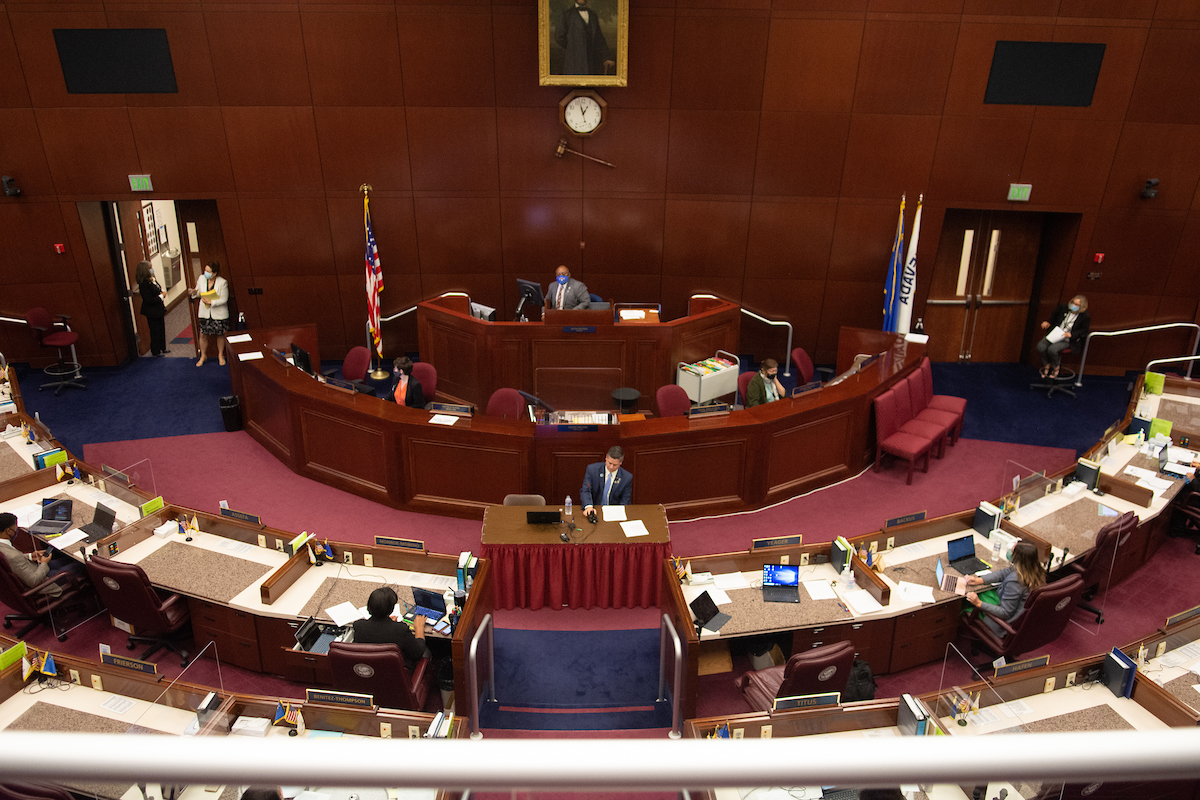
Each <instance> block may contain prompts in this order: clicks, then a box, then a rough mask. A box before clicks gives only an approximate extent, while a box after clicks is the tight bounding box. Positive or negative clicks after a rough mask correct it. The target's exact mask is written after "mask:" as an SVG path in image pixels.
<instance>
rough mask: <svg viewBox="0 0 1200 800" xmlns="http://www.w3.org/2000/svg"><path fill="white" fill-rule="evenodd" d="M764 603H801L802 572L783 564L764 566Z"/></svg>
mask: <svg viewBox="0 0 1200 800" xmlns="http://www.w3.org/2000/svg"><path fill="white" fill-rule="evenodd" d="M762 597H763V602H764V603H799V602H800V570H799V569H797V568H796V567H793V566H786V565H783V564H763V579H762Z"/></svg>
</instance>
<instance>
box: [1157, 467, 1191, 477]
mask: <svg viewBox="0 0 1200 800" xmlns="http://www.w3.org/2000/svg"><path fill="white" fill-rule="evenodd" d="M1163 472H1169V473H1171V474H1172V475H1178V476H1179V477H1181V478H1190V477H1192V476H1193V475H1195V474H1196V470H1195V468H1194V467H1185V466H1183V465H1182V464H1167V465H1166V466H1165V467H1163Z"/></svg>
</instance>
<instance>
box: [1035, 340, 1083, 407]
mask: <svg viewBox="0 0 1200 800" xmlns="http://www.w3.org/2000/svg"><path fill="white" fill-rule="evenodd" d="M1069 355H1071V348H1070V347H1068V348H1067V349H1066V350H1063V351H1062V352H1061V353H1059V354H1058V375H1056V376H1054V377H1053V378H1051V377H1050V376H1049V375H1047V376H1046V377H1044V378H1039V380H1040V381H1041V382H1040V383H1031V384H1029V388H1030V389H1045V390H1046V397H1054V395H1055V393H1062V394H1065V395H1069V396H1070V397H1074V396H1075V387H1073V386H1072V385H1071V384H1072V383H1074V382H1075V375H1076V374H1077V373H1076V372H1075V370H1074V369H1072V368H1071V367H1068V366H1067V365H1066V364H1064V363H1063V359H1064V358H1066V357H1067V356H1069Z"/></svg>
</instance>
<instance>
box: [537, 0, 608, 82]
mask: <svg viewBox="0 0 1200 800" xmlns="http://www.w3.org/2000/svg"><path fill="white" fill-rule="evenodd" d="M628 51H629V0H538V71H539V80H538V84H539V85H541V86H626V85H628V79H629V75H628V61H629V52H628Z"/></svg>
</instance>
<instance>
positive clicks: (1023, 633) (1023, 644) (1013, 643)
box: [962, 575, 1084, 661]
mask: <svg viewBox="0 0 1200 800" xmlns="http://www.w3.org/2000/svg"><path fill="white" fill-rule="evenodd" d="M1083 588H1084V587H1083V576H1082V575H1071V576H1070V577H1067V578H1063V579H1062V580H1061V581H1055V582H1054V583H1046V584H1043V585H1041V586H1039V587H1038V588H1036V589H1034V590H1033V591H1032V592H1030V593H1029V597H1027V598H1025V611H1024V612H1023V613H1022V614H1021V616H1019V617H1017V618H1016V619H1015V620H1014V621H1013V622H1012V623H1011V624H1010V623H1008V622H1005V621H1004V620H1001V619H996V618H994V617H992V618H991V620H992V622H993V623H995V624H996V625H997V626H999V628H1000V629H1001V630H1002V631H1003V632H1004V635H1003V636H999V635H997V634H996V633H995V632H994V631H993V630H992V629H991V628H990V627H988V626H987V625H986V624H985V623H984V619H985V618H987V617H988V616H989V615H988V614H987V612H986V611H983V610H982V609H979V608H975V609H972V610H971V613H970V615H969V616H967V617H966V618H965V619H964V621H963V623H962V630H963V632H964V633H965V634H966V637H967V638H968V639H969V640H970V641H971V650H972V652H976V648H977V647H983V648H984V649H986V650H989V651H991V653H992V654H993V657H999V656H1004V658H1006V659H1007V660H1009V661H1011V660H1013V659H1014V658H1016V657H1017V656H1020V655H1021V654H1023V653H1028V652H1029V651H1031V650H1036V649H1037V648H1039V647H1043V646H1045V645H1047V644H1049V643H1050V642H1053V641H1054V640H1055V639H1057V638H1058V637H1059V636H1060V635H1061V634H1062V632H1063V630H1064V629H1065V628H1066V627H1067V623H1068V622H1070V621H1071V614H1072V612H1074V611H1075V606H1076V605H1078V604H1079V598H1080V596H1082V595H1083Z"/></svg>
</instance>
